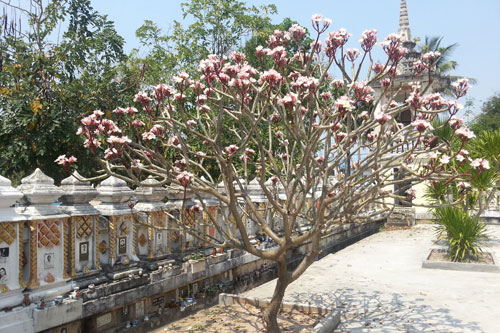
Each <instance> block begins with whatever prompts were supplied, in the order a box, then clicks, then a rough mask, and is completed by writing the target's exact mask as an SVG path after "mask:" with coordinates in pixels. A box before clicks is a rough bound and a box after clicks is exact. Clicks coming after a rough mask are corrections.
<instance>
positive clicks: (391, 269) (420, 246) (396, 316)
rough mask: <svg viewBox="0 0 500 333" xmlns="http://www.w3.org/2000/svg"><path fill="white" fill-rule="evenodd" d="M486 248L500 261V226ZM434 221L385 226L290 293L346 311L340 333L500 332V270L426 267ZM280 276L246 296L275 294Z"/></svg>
mask: <svg viewBox="0 0 500 333" xmlns="http://www.w3.org/2000/svg"><path fill="white" fill-rule="evenodd" d="M488 230H489V232H490V240H489V242H488V244H487V246H486V247H485V250H486V251H490V252H492V253H493V255H494V257H495V260H496V262H497V264H498V260H499V259H500V226H488ZM434 239H435V235H434V231H433V227H432V226H431V225H417V226H415V227H413V228H411V229H409V230H394V231H384V232H380V233H377V234H375V235H372V236H370V237H368V238H366V239H363V240H361V241H360V242H357V243H356V244H354V245H352V246H349V247H347V248H345V249H344V250H342V251H339V252H337V253H334V254H331V255H328V256H327V257H325V258H323V259H321V260H319V261H317V262H315V263H314V264H313V265H312V266H311V267H310V268H309V269H308V270H307V271H306V272H305V273H304V274H303V275H302V276H301V277H300V278H299V279H298V280H297V281H295V282H294V283H293V284H291V285H290V286H289V287H288V289H287V293H286V296H285V299H286V300H288V301H299V302H306V303H307V302H310V303H312V304H316V305H322V306H331V307H333V308H336V309H338V310H340V311H341V312H342V319H341V324H340V326H339V328H338V331H339V332H492V333H496V332H500V273H482V272H463V271H447V270H437V269H425V268H422V266H421V265H422V260H423V259H425V258H426V257H427V256H428V254H429V252H430V249H431V247H433V246H435V245H434V244H433V240H434ZM274 284H275V281H270V282H268V283H266V284H264V285H262V286H260V287H258V288H255V289H253V290H250V291H248V292H246V293H245V294H244V295H245V296H251V297H259V298H266V297H269V295H272V290H273V288H274Z"/></svg>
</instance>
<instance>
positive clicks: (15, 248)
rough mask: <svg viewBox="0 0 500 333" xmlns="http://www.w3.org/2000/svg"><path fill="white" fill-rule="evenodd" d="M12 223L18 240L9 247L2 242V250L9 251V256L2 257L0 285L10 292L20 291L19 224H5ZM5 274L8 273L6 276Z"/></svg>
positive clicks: (0, 259) (0, 295) (0, 296)
mask: <svg viewBox="0 0 500 333" xmlns="http://www.w3.org/2000/svg"><path fill="white" fill-rule="evenodd" d="M3 223H12V224H13V225H14V228H15V230H16V235H17V236H16V238H15V240H14V241H13V242H12V243H11V244H10V245H9V244H7V243H6V242H3V241H0V248H2V249H4V251H5V249H8V251H9V256H8V257H1V256H0V270H1V272H0V275H1V276H0V285H2V284H5V285H6V286H7V287H8V288H9V290H16V289H19V288H20V286H19V223H16V222H3ZM4 272H5V273H6V274H5V275H4ZM2 296H4V295H3V293H0V304H1V303H2Z"/></svg>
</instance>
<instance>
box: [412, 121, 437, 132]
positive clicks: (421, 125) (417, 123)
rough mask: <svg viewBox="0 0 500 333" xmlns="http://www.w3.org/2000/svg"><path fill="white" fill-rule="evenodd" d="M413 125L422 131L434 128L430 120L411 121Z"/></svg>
mask: <svg viewBox="0 0 500 333" xmlns="http://www.w3.org/2000/svg"><path fill="white" fill-rule="evenodd" d="M411 125H412V126H413V127H415V129H416V130H417V131H419V132H420V133H423V132H425V130H427V129H429V130H431V131H432V130H433V129H434V128H433V127H432V125H431V124H430V123H429V122H428V121H426V120H422V119H418V120H415V121H414V122H412V123H411Z"/></svg>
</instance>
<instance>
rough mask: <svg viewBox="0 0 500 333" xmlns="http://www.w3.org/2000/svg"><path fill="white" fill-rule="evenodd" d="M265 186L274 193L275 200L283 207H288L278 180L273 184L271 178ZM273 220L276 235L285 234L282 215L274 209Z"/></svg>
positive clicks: (272, 211)
mask: <svg viewBox="0 0 500 333" xmlns="http://www.w3.org/2000/svg"><path fill="white" fill-rule="evenodd" d="M265 185H266V186H267V188H268V189H269V190H270V191H271V193H273V195H274V198H275V200H276V201H277V202H278V203H279V204H281V205H282V206H286V194H285V191H284V188H283V185H282V184H281V183H280V181H279V180H278V181H277V182H273V181H272V180H271V178H270V179H268V180H267V181H266V183H265ZM271 220H272V229H273V231H274V232H276V233H280V232H283V230H284V225H283V219H282V217H281V214H278V213H276V212H275V211H274V209H271Z"/></svg>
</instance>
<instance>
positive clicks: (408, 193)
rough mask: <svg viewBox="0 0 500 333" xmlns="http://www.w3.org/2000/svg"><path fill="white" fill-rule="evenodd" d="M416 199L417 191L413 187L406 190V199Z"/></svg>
mask: <svg viewBox="0 0 500 333" xmlns="http://www.w3.org/2000/svg"><path fill="white" fill-rule="evenodd" d="M416 197H417V190H415V189H414V188H413V187H412V188H409V189H408V190H406V199H407V200H409V201H411V200H413V199H415V198H416Z"/></svg>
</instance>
